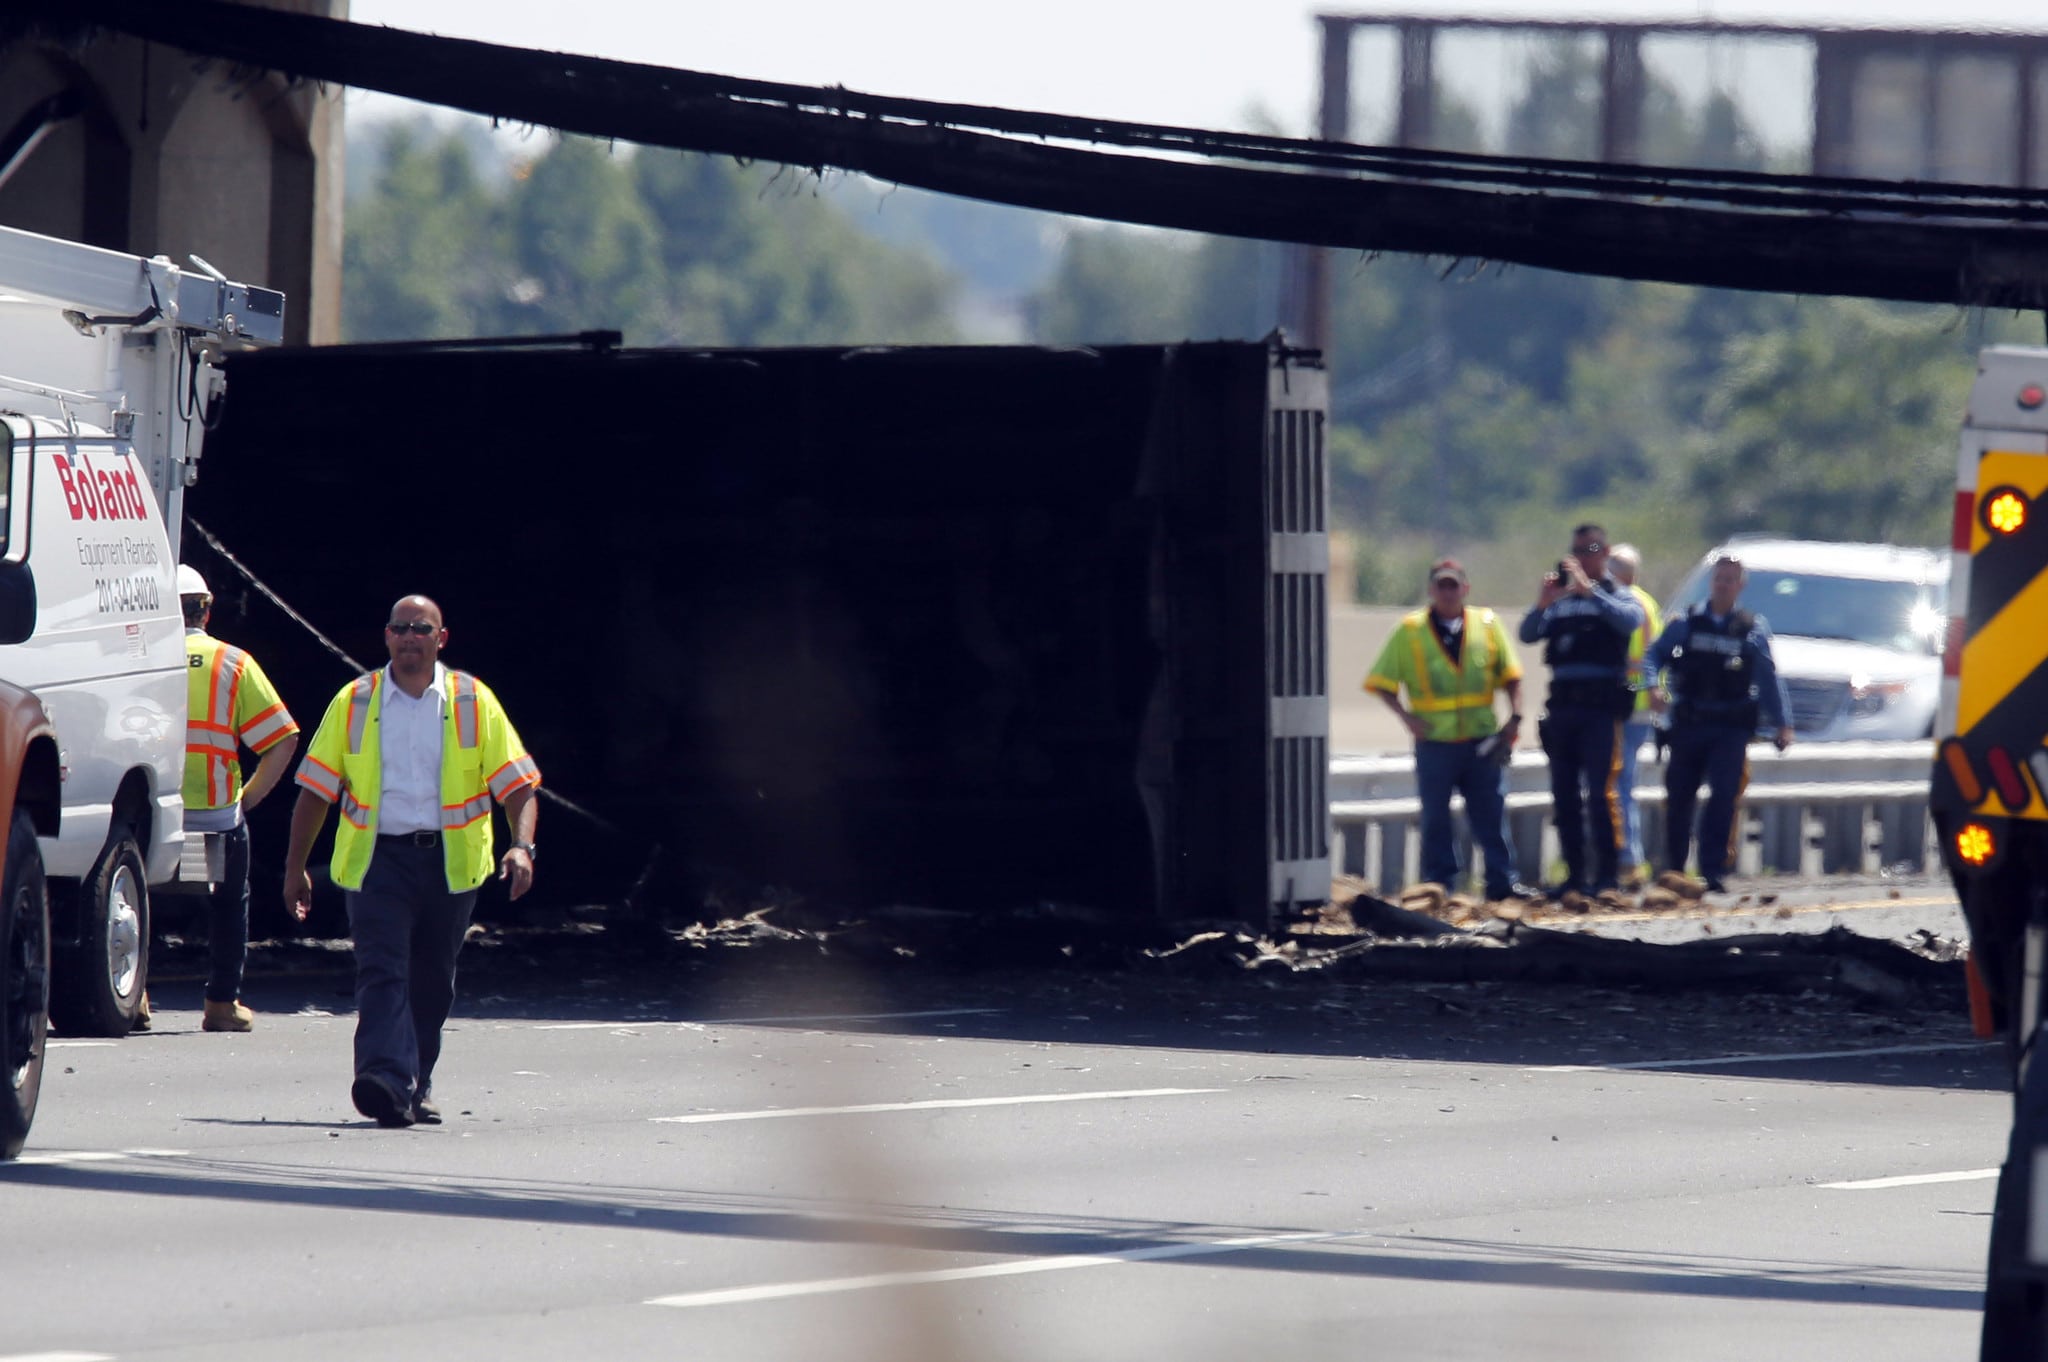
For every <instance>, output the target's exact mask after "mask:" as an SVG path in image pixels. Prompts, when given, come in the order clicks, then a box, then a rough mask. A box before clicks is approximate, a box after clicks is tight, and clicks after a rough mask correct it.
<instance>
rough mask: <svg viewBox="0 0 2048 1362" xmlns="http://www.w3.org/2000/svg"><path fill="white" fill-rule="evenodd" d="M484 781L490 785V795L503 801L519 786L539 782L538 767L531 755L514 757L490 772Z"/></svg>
mask: <svg viewBox="0 0 2048 1362" xmlns="http://www.w3.org/2000/svg"><path fill="white" fill-rule="evenodd" d="M486 783H487V784H489V786H490V787H491V793H492V795H494V796H496V798H497V799H498V801H499V802H500V803H503V802H504V800H505V798H506V797H507V796H508V795H510V794H511V793H512V792H513V791H514V790H516V789H518V788H519V787H520V786H522V785H538V784H540V767H538V766H536V765H535V764H534V760H533V758H532V757H514V758H512V760H510V761H508V762H506V763H505V764H504V765H503V766H500V767H499V768H498V769H497V770H495V771H493V772H491V778H490V780H489V781H488V782H486Z"/></svg>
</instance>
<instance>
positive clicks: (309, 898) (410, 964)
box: [284, 596, 540, 1126]
mask: <svg viewBox="0 0 2048 1362" xmlns="http://www.w3.org/2000/svg"><path fill="white" fill-rule="evenodd" d="M447 643H448V630H447V629H446V628H445V627H444V626H443V624H442V618H441V607H440V606H438V605H436V604H434V602H433V601H431V600H428V599H427V598H426V597H425V596H407V597H405V598H403V599H402V600H400V601H399V602H398V603H397V604H396V605H394V606H392V607H391V617H390V621H389V622H388V623H387V624H386V625H385V626H384V646H385V649H386V651H388V652H389V653H390V655H391V663H390V665H389V666H387V667H385V668H383V669H382V670H381V671H375V672H370V673H367V674H365V675H363V676H359V677H357V678H356V679H355V680H354V681H351V682H350V683H349V684H348V685H346V686H343V687H342V688H341V691H340V693H339V694H337V695H336V696H335V697H334V699H333V701H332V702H331V703H329V705H328V706H327V713H326V714H325V715H324V716H322V718H321V720H320V727H319V729H318V730H317V731H316V732H315V733H314V734H313V742H312V745H311V746H310V747H308V748H307V749H306V759H305V760H304V761H303V762H301V763H300V764H299V777H298V779H299V801H298V803H297V805H295V806H294V807H293V809H292V837H291V849H290V851H289V852H288V853H287V854H286V857H285V872H284V897H285V905H286V907H288V908H289V909H290V910H291V913H292V916H294V917H296V918H297V919H298V920H299V921H301V922H303V921H305V920H306V915H307V913H308V912H309V911H310V910H311V907H312V902H313V884H312V880H311V878H310V877H309V876H308V875H307V873H306V858H307V857H308V855H310V854H311V852H312V850H313V841H314V839H315V838H316V837H318V836H319V835H320V829H321V826H322V825H323V824H325V823H326V821H327V809H328V806H329V805H337V804H338V805H339V806H340V807H341V820H340V822H339V823H338V824H337V825H336V828H335V834H334V861H333V867H332V870H333V876H334V882H335V883H336V884H338V885H340V886H341V887H342V888H343V889H344V890H346V891H347V893H348V923H349V932H350V935H351V936H353V937H354V939H355V951H356V1035H355V1075H356V1076H355V1083H354V1085H353V1086H352V1087H351V1088H350V1090H349V1096H350V1098H351V1099H352V1100H353V1101H354V1103H355V1107H356V1110H357V1111H360V1112H361V1113H363V1115H365V1116H368V1117H370V1118H371V1119H373V1120H375V1121H376V1122H377V1124H379V1125H382V1126H409V1125H411V1124H413V1123H414V1122H415V1121H421V1122H426V1123H428V1124H438V1123H439V1122H440V1120H441V1112H440V1109H439V1108H438V1107H437V1106H435V1105H434V1102H433V1099H432V1092H433V1082H434V1064H435V1061H436V1060H438V1059H439V1058H440V1055H441V1027H442V1025H443V1024H444V1023H445V1022H446V1021H447V1020H448V1009H449V1007H450V1006H451V1005H453V1003H454V1001H455V957H456V953H457V952H458V951H460V950H461V949H462V940H463V936H464V934H465V933H466V932H467V931H468V928H469V915H470V912H471V910H472V909H473V908H474V907H475V906H476V891H477V887H478V886H479V885H481V884H482V883H483V882H484V881H485V880H486V879H488V878H490V874H491V870H492V867H493V865H495V866H496V869H497V872H498V878H499V879H501V880H506V881H509V885H510V893H511V897H513V898H515V899H516V898H518V897H519V896H520V895H522V894H524V893H525V892H526V891H527V889H528V888H529V887H530V886H531V885H532V883H533V832H534V823H535V821H536V819H537V816H538V809H537V808H536V801H535V799H534V794H535V792H536V791H537V790H538V789H539V788H540V768H539V767H537V766H536V765H534V761H533V758H532V757H530V756H528V755H527V752H526V748H525V746H524V744H522V743H521V742H520V741H519V734H518V732H517V731H516V730H515V729H514V728H513V727H512V721H511V720H510V719H508V718H507V717H506V716H505V710H504V707H503V706H501V705H500V704H499V703H498V697H497V696H496V695H494V694H492V692H491V689H490V687H488V686H486V685H484V683H483V682H481V681H479V680H477V679H476V678H475V677H474V676H471V675H469V674H468V673H467V672H460V671H455V670H452V669H450V668H448V667H446V666H443V665H442V663H441V661H440V655H441V650H442V648H444V647H446V646H447ZM493 800H495V801H496V802H497V803H498V804H500V805H502V806H503V807H504V810H505V821H506V823H507V825H508V826H509V827H510V828H511V830H512V845H511V846H509V847H507V848H506V850H505V854H504V855H503V856H501V857H498V858H497V859H496V860H495V862H494V861H493V859H492V851H493V847H492V842H491V804H492V801H493Z"/></svg>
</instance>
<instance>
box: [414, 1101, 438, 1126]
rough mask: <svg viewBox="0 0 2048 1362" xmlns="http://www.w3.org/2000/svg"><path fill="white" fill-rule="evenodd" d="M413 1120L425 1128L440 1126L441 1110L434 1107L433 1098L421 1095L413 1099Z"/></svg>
mask: <svg viewBox="0 0 2048 1362" xmlns="http://www.w3.org/2000/svg"><path fill="white" fill-rule="evenodd" d="M412 1119H413V1120H414V1121H415V1122H417V1123H418V1124H420V1125H423V1126H437V1125H440V1124H441V1108H439V1107H437V1106H435V1105H434V1100H433V1099H432V1098H431V1097H428V1096H427V1095H426V1094H425V1093H421V1094H420V1095H419V1096H418V1097H415V1098H413V1099H412Z"/></svg>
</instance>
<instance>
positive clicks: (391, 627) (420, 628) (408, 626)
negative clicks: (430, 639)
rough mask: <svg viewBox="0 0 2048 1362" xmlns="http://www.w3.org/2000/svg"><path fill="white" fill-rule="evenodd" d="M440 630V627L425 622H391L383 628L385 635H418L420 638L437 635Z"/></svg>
mask: <svg viewBox="0 0 2048 1362" xmlns="http://www.w3.org/2000/svg"><path fill="white" fill-rule="evenodd" d="M440 629H441V626H440V625H438V624H430V623H428V622H427V621H426V620H393V621H391V623H389V624H387V625H385V626H384V631H385V632H386V633H391V634H418V635H419V636H420V637H421V638H425V637H426V636H427V635H428V634H434V633H439V632H440Z"/></svg>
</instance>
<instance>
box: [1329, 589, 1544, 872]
mask: <svg viewBox="0 0 2048 1362" xmlns="http://www.w3.org/2000/svg"><path fill="white" fill-rule="evenodd" d="M1471 593H1472V587H1471V583H1470V581H1469V580H1468V579H1467V578H1466V576H1465V569H1464V568H1463V567H1462V566H1461V565H1460V564H1459V563H1458V560H1457V559H1455V558H1445V559H1443V560H1442V561H1440V562H1438V563H1436V564H1435V565H1433V566H1432V567H1431V568H1430V570H1429V607H1428V608H1427V609H1424V610H1417V611H1415V612H1414V613H1413V614H1410V615H1408V616H1406V617H1404V618H1403V619H1402V621H1401V623H1400V625H1399V626H1398V627H1396V628H1395V630H1394V633H1393V635H1392V637H1390V638H1388V640H1387V643H1386V646H1385V647H1384V648H1382V649H1380V656H1379V660H1378V661H1377V662H1375V663H1373V665H1372V671H1371V672H1370V673H1368V674H1367V676H1366V678H1365V688H1366V689H1367V690H1369V691H1371V692H1372V693H1373V694H1375V695H1377V696H1379V697H1380V699H1381V700H1383V701H1385V702H1386V706H1387V708H1388V709H1391V710H1393V711H1394V713H1395V714H1396V715H1398V716H1399V717H1400V719H1401V722H1402V723H1403V724H1405V725H1406V726H1407V728H1408V731H1409V732H1410V733H1412V734H1413V735H1414V736H1415V788H1416V793H1417V795H1418V796H1419V797H1420V799H1421V803H1422V878H1423V879H1425V880H1430V881H1433V882H1435V883H1437V884H1441V885H1443V886H1444V887H1445V888H1446V889H1450V888H1455V887H1456V886H1457V885H1458V884H1459V883H1460V881H1461V879H1462V871H1463V867H1462V866H1461V865H1460V864H1459V858H1458V841H1457V838H1456V836H1455V835H1454V834H1453V832H1452V828H1451V792H1452V791H1453V790H1456V791H1459V792H1460V793H1462V794H1463V795H1464V796H1465V818H1466V821H1467V822H1468V823H1470V825H1471V828H1472V840H1473V841H1474V842H1475V843H1477V844H1478V846H1479V851H1480V855H1481V856H1482V857H1483V858H1484V859H1485V862H1486V897H1487V898H1488V899H1489V900H1500V899H1508V898H1522V897H1535V896H1536V894H1535V891H1533V890H1530V889H1526V888H1524V887H1523V886H1522V885H1520V884H1517V883H1516V882H1515V877H1514V866H1515V854H1514V851H1513V849H1512V848H1511V847H1510V846H1509V845H1508V818H1507V760H1508V757H1509V755H1510V754H1511V753H1512V752H1513V750H1514V746H1515V742H1516V740H1517V739H1518V738H1519V737H1520V736H1521V731H1522V712H1521V696H1522V667H1521V663H1520V662H1519V661H1517V660H1516V658H1515V651H1514V648H1513V646H1512V645H1511V644H1510V643H1509V642H1508V635H1507V630H1506V629H1505V628H1503V627H1502V626H1501V622H1500V620H1499V619H1498V618H1497V617H1496V616H1495V615H1494V613H1493V612H1492V611H1491V610H1477V609H1474V608H1472V607H1471V606H1469V605H1467V604H1466V603H1465V598H1466V597H1467V596H1469V595H1471ZM1404 688H1405V689H1406V691H1407V692H1408V703H1407V704H1406V705H1405V706H1403V705H1402V703H1401V692H1402V690H1403V689H1404ZM1495 691H1505V692H1506V693H1507V697H1508V721H1507V725H1506V726H1505V727H1502V726H1501V723H1500V720H1499V717H1498V716H1497V715H1496V713H1495V712H1494V707H1493V695H1494V692H1495Z"/></svg>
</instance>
